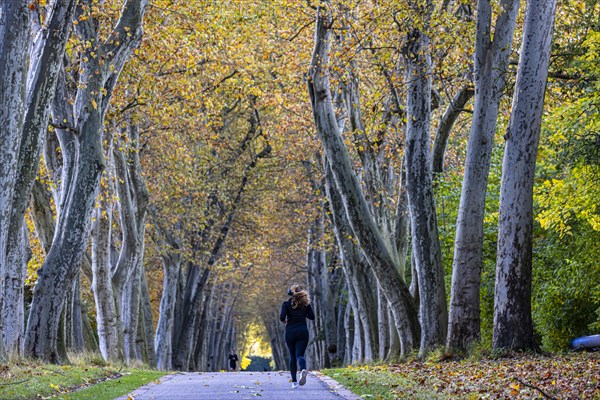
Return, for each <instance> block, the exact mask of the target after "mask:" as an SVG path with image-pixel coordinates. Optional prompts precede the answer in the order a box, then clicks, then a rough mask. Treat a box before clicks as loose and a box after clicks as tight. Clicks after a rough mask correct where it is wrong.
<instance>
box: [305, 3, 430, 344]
mask: <svg viewBox="0 0 600 400" xmlns="http://www.w3.org/2000/svg"><path fill="white" fill-rule="evenodd" d="M331 20H332V17H331V15H330V14H329V12H328V11H327V10H325V9H324V8H323V7H318V8H317V17H316V28H315V47H314V51H313V55H312V60H311V69H310V71H309V77H310V79H309V82H308V89H309V94H310V99H311V103H312V109H313V115H314V119H315V125H316V128H317V132H318V133H319V136H320V139H321V141H322V143H323V147H324V149H325V154H326V156H327V159H328V161H329V163H330V165H331V168H332V172H333V176H334V180H335V186H336V188H337V190H338V191H339V193H340V195H341V197H342V201H343V204H344V210H345V213H346V214H347V216H348V221H349V223H350V226H351V227H352V231H353V232H354V234H355V237H356V239H357V240H358V243H359V245H360V247H361V248H362V249H363V250H364V252H365V254H366V256H367V258H368V260H369V263H370V265H371V267H372V269H373V271H374V272H375V275H376V277H377V280H378V282H379V284H380V286H381V287H382V289H383V290H384V291H385V295H386V297H387V299H388V302H389V304H390V307H391V308H392V310H393V312H394V319H395V322H396V324H397V326H398V331H399V332H401V333H402V338H401V339H402V345H403V347H402V351H403V352H404V353H407V352H409V351H410V350H411V349H412V348H413V346H414V344H415V343H416V341H417V338H418V335H419V333H418V332H419V327H418V321H417V317H416V310H415V307H414V304H413V302H412V299H411V298H410V294H409V293H408V288H407V287H406V284H405V283H404V282H403V281H402V279H401V278H400V276H399V274H398V271H397V267H398V264H399V263H398V261H397V260H396V258H397V255H396V252H395V249H394V248H392V246H391V245H389V244H387V243H386V241H385V239H384V237H383V236H382V234H381V232H380V231H379V229H378V227H377V226H376V224H375V221H374V219H373V216H372V215H371V212H370V210H369V206H368V204H367V202H366V200H365V198H364V194H363V193H362V190H361V185H360V182H359V180H358V178H357V176H356V174H355V173H354V170H353V167H352V163H351V160H350V156H349V154H348V149H347V148H346V145H345V143H344V140H343V138H342V137H341V132H340V131H339V126H338V123H337V118H336V114H335V111H334V108H333V103H332V96H331V89H330V82H329V52H330V44H331V34H332V33H331Z"/></svg>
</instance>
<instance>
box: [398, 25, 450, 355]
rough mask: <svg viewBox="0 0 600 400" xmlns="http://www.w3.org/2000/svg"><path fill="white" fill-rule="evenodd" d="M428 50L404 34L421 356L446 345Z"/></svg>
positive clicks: (414, 34) (418, 36)
mask: <svg viewBox="0 0 600 400" xmlns="http://www.w3.org/2000/svg"><path fill="white" fill-rule="evenodd" d="M428 48H429V37H428V36H427V35H426V34H425V33H423V32H422V31H420V30H418V29H413V30H412V31H411V32H410V33H409V34H408V38H407V45H406V48H405V59H406V64H407V70H406V81H407V102H406V112H407V125H406V131H407V132H406V150H405V152H406V153H405V160H406V176H407V182H406V188H407V192H408V205H409V209H410V218H411V230H412V250H413V254H414V257H415V264H416V269H417V278H418V282H419V291H420V297H421V302H420V308H419V310H420V320H421V346H420V349H419V353H420V354H421V355H424V354H426V353H427V352H428V351H429V350H431V349H433V348H435V347H436V346H439V345H441V344H443V343H444V342H445V340H446V332H447V327H448V314H447V310H446V289H445V283H444V269H443V267H442V253H441V247H440V241H439V237H438V226H437V216H436V209H435V201H434V196H433V179H432V171H431V151H430V148H431V146H430V132H429V130H430V129H429V128H430V119H431V109H430V106H431V58H430V56H429V50H428Z"/></svg>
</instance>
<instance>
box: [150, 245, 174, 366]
mask: <svg viewBox="0 0 600 400" xmlns="http://www.w3.org/2000/svg"><path fill="white" fill-rule="evenodd" d="M161 258H162V262H163V271H164V272H163V293H162V297H161V299H160V311H159V317H158V325H157V327H156V335H155V337H154V349H155V351H156V360H157V368H158V369H160V370H163V371H169V370H171V369H172V368H173V364H172V360H171V359H172V357H173V326H174V325H175V322H174V319H175V302H176V294H177V277H178V275H179V269H180V268H181V256H180V255H179V254H176V253H167V254H163V255H162V257H161Z"/></svg>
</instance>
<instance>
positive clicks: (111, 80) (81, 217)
mask: <svg viewBox="0 0 600 400" xmlns="http://www.w3.org/2000/svg"><path fill="white" fill-rule="evenodd" d="M146 4H147V0H127V1H126V2H125V4H124V6H123V9H122V12H121V17H120V19H119V21H118V23H117V25H116V27H115V29H114V30H113V32H112V33H111V34H110V36H109V37H108V39H107V40H106V42H105V43H104V44H102V45H101V46H99V47H97V48H90V49H87V50H86V51H88V52H91V51H93V52H94V53H95V54H94V55H93V56H92V55H91V54H87V56H88V57H87V62H82V64H81V65H80V67H81V68H80V70H81V74H80V76H79V78H80V80H81V81H82V82H84V83H85V85H79V87H78V91H77V95H76V96H75V102H74V110H73V112H72V114H73V115H74V122H76V126H72V127H71V128H70V129H75V130H76V131H77V132H78V135H77V137H76V139H77V144H79V154H78V155H77V158H74V160H76V164H75V166H74V168H73V175H72V179H71V180H68V181H63V185H65V186H64V187H63V191H62V193H63V198H62V199H61V201H60V206H59V210H60V215H59V217H58V224H57V228H56V232H55V236H54V241H53V243H52V248H51V249H50V252H49V253H48V257H47V258H46V261H45V262H44V265H43V266H42V268H41V269H40V274H39V279H38V283H37V285H36V287H35V289H34V297H33V301H32V306H31V311H30V315H29V321H28V323H27V333H26V341H25V349H26V353H27V355H29V356H31V357H39V358H45V359H48V360H50V361H53V362H58V361H61V356H60V355H59V354H58V348H57V342H56V340H57V333H58V332H57V329H58V323H59V319H60V315H61V311H62V307H63V302H64V296H65V293H66V290H67V282H70V281H72V279H73V278H74V276H75V275H76V272H77V268H79V266H80V263H81V259H82V256H83V253H84V251H85V247H86V245H87V239H88V234H89V224H90V218H91V215H92V212H93V209H94V201H95V197H96V194H97V192H98V188H99V183H100V175H101V173H102V170H103V169H104V160H103V156H102V140H101V133H102V130H103V129H104V115H105V113H106V111H107V109H108V103H109V101H110V98H111V96H112V92H113V89H114V86H115V84H116V82H117V80H118V76H119V73H120V72H121V70H122V68H123V65H124V64H125V61H126V60H127V58H128V57H129V55H130V54H131V52H132V51H133V49H134V48H135V46H137V44H138V43H139V40H140V38H141V34H142V26H141V23H142V18H143V15H144V12H145V8H146ZM96 22H97V21H94V19H93V18H92V19H89V20H85V21H81V23H80V24H78V29H79V30H80V34H81V35H82V36H83V39H84V40H91V41H95V40H97V38H96V37H95V35H96V33H95V29H93V26H94V24H95V23H96ZM60 59H61V60H62V57H61V58H60ZM65 100H66V99H65ZM67 104H68V103H67V102H66V101H65V102H64V103H63V106H64V107H68V106H67ZM57 114H60V112H57ZM60 122H62V121H60ZM70 145H71V146H72V144H70ZM74 147H76V146H74ZM63 151H65V152H68V151H70V150H68V149H66V148H63Z"/></svg>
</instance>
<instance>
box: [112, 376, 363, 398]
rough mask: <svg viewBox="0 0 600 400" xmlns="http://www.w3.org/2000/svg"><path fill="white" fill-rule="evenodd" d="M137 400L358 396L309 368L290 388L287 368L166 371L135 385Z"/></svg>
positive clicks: (134, 396)
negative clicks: (303, 380) (301, 381)
mask: <svg viewBox="0 0 600 400" xmlns="http://www.w3.org/2000/svg"><path fill="white" fill-rule="evenodd" d="M128 396H131V397H133V398H134V399H136V400H201V399H206V400H241V399H244V400H254V399H262V400H282V399H289V398H294V399H301V400H356V399H360V397H358V396H356V395H354V394H352V392H350V391H349V390H347V389H345V388H343V387H342V386H341V385H340V384H338V383H337V382H336V381H334V380H333V379H331V378H329V377H326V376H324V375H323V374H321V373H318V372H311V373H310V374H309V375H308V379H307V380H306V385H304V386H300V387H299V388H297V389H292V384H291V382H290V374H289V372H283V371H279V372H203V373H191V372H190V373H177V374H172V375H166V376H164V377H162V378H161V379H160V381H159V382H153V383H150V384H148V385H146V386H142V387H141V388H138V389H136V390H135V391H133V392H132V393H130V394H128V395H125V396H122V397H119V398H118V400H126V399H127V398H128Z"/></svg>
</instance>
